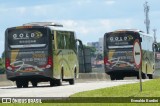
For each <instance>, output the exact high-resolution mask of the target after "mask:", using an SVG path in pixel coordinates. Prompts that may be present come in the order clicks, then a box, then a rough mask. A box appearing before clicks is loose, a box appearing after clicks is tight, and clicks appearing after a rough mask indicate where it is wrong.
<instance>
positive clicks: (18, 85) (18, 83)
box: [16, 80, 22, 88]
mask: <svg viewBox="0 0 160 106" xmlns="http://www.w3.org/2000/svg"><path fill="white" fill-rule="evenodd" d="M16 86H17V88H22V82H21V81H20V80H16Z"/></svg>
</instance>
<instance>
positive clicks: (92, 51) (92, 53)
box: [83, 45, 96, 57]
mask: <svg viewBox="0 0 160 106" xmlns="http://www.w3.org/2000/svg"><path fill="white" fill-rule="evenodd" d="M83 46H84V47H85V48H88V49H90V50H91V57H94V56H95V55H96V54H95V53H96V48H95V47H93V46H86V45H83Z"/></svg>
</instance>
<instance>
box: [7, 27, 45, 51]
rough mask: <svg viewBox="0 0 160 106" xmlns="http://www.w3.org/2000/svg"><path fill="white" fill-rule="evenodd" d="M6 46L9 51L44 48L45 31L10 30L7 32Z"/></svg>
mask: <svg viewBox="0 0 160 106" xmlns="http://www.w3.org/2000/svg"><path fill="white" fill-rule="evenodd" d="M8 44H9V47H10V48H11V49H14V48H33V47H45V46H46V44H47V29H45V28H19V29H15V28H11V29H9V30H8Z"/></svg>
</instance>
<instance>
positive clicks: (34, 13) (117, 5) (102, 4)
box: [0, 0, 160, 54]
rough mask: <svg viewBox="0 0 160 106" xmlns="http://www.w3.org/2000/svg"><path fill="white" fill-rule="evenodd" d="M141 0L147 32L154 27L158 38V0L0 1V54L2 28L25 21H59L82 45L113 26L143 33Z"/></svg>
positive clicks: (158, 38) (93, 40) (100, 36)
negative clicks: (73, 32) (147, 17)
mask: <svg viewBox="0 0 160 106" xmlns="http://www.w3.org/2000/svg"><path fill="white" fill-rule="evenodd" d="M145 1H147V2H148V5H149V6H150V11H149V19H150V34H152V35H153V29H157V41H160V36H159V32H160V19H159V17H160V6H159V4H160V0H0V24H1V25H0V45H1V48H0V54H1V53H2V52H3V51H4V33H5V30H6V29H7V28H9V27H14V26H21V25H22V24H24V23H29V22H58V23H61V24H63V26H64V27H65V28H69V29H72V30H74V31H75V32H76V36H77V38H78V39H81V40H82V42H83V43H84V44H87V42H96V41H98V40H99V38H102V37H103V36H104V34H105V33H106V32H110V31H114V30H117V29H130V28H131V29H140V30H143V31H145V32H146V27H145V24H144V19H145V15H144V3H145Z"/></svg>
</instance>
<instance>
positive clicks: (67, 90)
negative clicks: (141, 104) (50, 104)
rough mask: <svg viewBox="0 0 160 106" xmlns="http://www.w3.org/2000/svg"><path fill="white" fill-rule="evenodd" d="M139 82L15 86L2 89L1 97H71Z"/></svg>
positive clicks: (0, 90)
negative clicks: (79, 93) (89, 91)
mask: <svg viewBox="0 0 160 106" xmlns="http://www.w3.org/2000/svg"><path fill="white" fill-rule="evenodd" d="M136 82H139V80H136V79H134V80H133V79H132V80H119V81H110V80H107V81H85V82H81V83H80V82H79V83H76V84H75V85H69V84H68V83H65V82H64V83H63V86H54V87H50V86H49V84H39V85H38V87H35V88H33V87H32V86H31V85H30V86H29V88H16V86H15V85H13V86H5V87H0V97H69V96H70V95H72V94H74V93H77V92H83V91H88V90H94V89H99V88H106V87H112V86H118V85H123V84H128V83H136Z"/></svg>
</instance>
